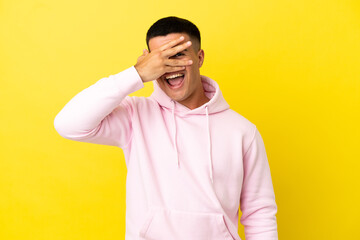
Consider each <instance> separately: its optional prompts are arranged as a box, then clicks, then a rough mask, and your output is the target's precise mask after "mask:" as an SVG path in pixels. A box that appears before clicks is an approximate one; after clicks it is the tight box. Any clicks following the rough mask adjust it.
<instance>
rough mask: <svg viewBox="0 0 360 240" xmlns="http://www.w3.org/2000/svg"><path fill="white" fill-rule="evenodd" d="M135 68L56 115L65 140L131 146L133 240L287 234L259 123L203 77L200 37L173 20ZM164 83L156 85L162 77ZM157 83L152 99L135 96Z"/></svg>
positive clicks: (127, 150) (154, 31)
mask: <svg viewBox="0 0 360 240" xmlns="http://www.w3.org/2000/svg"><path fill="white" fill-rule="evenodd" d="M147 44H148V48H149V51H148V50H144V52H143V55H142V56H140V57H139V58H138V61H137V63H136V64H135V65H134V66H131V67H130V68H128V69H126V70H124V71H122V72H120V73H118V74H115V75H110V76H109V77H107V78H102V79H100V80H99V81H98V82H96V83H95V84H93V85H92V86H90V87H88V88H87V89H85V90H83V91H82V92H80V93H79V94H77V95H76V96H75V97H74V98H73V99H71V100H70V102H69V103H67V104H66V106H65V107H64V108H63V109H62V110H61V111H60V113H59V114H58V115H57V116H56V118H55V122H54V124H55V128H56V130H57V131H58V132H59V134H60V135H62V136H63V137H65V138H68V139H71V140H76V141H84V142H90V143H97V144H106V145H112V146H118V147H120V148H122V149H123V151H124V154H125V159H126V166H127V170H128V174H127V181H126V188H127V189H126V191H127V194H126V206H127V209H126V234H125V239H126V240H135V239H154V240H165V239H166V240H220V239H225V240H230V239H236V240H239V239H240V237H239V235H238V233H237V231H238V228H237V227H238V216H239V215H238V214H239V211H238V210H239V207H240V208H241V211H242V216H241V223H242V224H243V225H244V227H245V236H246V239H247V240H252V239H253V240H254V239H257V240H258V239H261V240H274V239H277V238H278V235H277V222H276V216H275V215H276V212H277V206H276V203H275V196H274V190H273V186H272V180H271V175H270V168H269V164H268V160H267V156H266V152H265V147H264V143H263V140H262V137H261V135H260V133H259V131H258V130H257V128H256V126H255V125H254V124H252V123H251V122H249V121H248V120H247V119H245V118H244V117H243V116H241V115H240V114H238V113H236V112H234V111H233V110H231V109H230V108H229V105H228V104H227V103H226V101H225V99H224V98H223V96H222V94H221V91H220V89H219V86H218V84H217V83H216V82H215V81H214V80H212V79H210V78H208V77H206V76H202V75H200V71H199V68H200V67H201V65H202V64H203V61H204V51H203V50H202V49H201V43H200V33H199V30H198V28H197V27H196V26H195V25H194V24H193V23H191V22H189V21H187V20H185V19H181V18H177V17H167V18H163V19H160V20H158V21H157V22H156V23H154V24H153V25H152V26H151V27H150V29H149V30H148V32H147ZM153 80H155V81H153ZM150 81H153V83H154V92H153V94H152V95H151V96H150V97H148V98H144V97H129V96H127V95H129V94H130V93H132V92H135V91H136V90H138V89H140V88H142V87H143V86H144V83H145V82H150Z"/></svg>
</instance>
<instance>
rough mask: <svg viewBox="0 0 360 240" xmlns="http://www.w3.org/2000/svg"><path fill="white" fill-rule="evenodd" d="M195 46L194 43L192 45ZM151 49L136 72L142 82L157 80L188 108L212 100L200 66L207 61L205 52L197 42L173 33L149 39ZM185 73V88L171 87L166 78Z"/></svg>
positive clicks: (141, 59) (183, 86) (166, 91)
mask: <svg viewBox="0 0 360 240" xmlns="http://www.w3.org/2000/svg"><path fill="white" fill-rule="evenodd" d="M192 43H194V44H192ZM149 50H150V52H148V51H147V50H144V51H143V55H141V56H140V57H139V58H138V61H137V63H136V64H135V66H134V67H135V69H136V70H137V71H138V73H139V75H140V77H141V79H142V80H143V82H149V81H152V80H155V79H156V81H157V82H158V84H159V87H160V88H161V89H162V90H163V91H164V92H165V93H166V94H167V95H168V96H169V97H170V98H171V99H173V100H174V101H177V102H179V103H181V104H182V105H184V106H186V107H188V108H189V109H195V108H197V107H200V106H201V105H203V104H204V103H206V102H208V101H209V99H208V98H207V97H206V95H205V93H204V89H203V86H202V83H201V78H200V67H201V66H202V64H203V62H204V50H202V49H199V43H198V41H197V40H192V39H191V38H190V37H189V35H188V34H186V33H170V34H168V35H166V36H158V37H154V38H151V39H150V40H149ZM175 73H183V74H184V80H183V83H182V86H181V87H179V88H176V89H173V88H170V87H169V85H168V83H167V82H166V79H165V77H166V76H169V75H172V74H175Z"/></svg>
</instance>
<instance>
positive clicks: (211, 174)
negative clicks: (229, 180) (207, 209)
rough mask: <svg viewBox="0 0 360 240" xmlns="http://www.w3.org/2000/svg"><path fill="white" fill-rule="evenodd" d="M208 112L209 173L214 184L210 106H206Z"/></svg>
mask: <svg viewBox="0 0 360 240" xmlns="http://www.w3.org/2000/svg"><path fill="white" fill-rule="evenodd" d="M205 110H206V119H207V129H208V145H209V172H210V180H211V183H214V180H213V171H212V170H213V169H212V157H211V135H210V119H209V110H208V106H207V105H206V106H205Z"/></svg>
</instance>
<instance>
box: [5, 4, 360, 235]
mask: <svg viewBox="0 0 360 240" xmlns="http://www.w3.org/2000/svg"><path fill="white" fill-rule="evenodd" d="M169 15H176V16H179V17H183V18H188V19H189V20H191V21H193V22H194V23H195V24H196V25H197V26H198V27H199V28H200V31H201V34H202V38H203V42H202V46H203V49H204V50H205V62H204V65H203V67H202V69H201V73H202V74H204V75H208V76H210V77H212V78H213V79H215V80H217V81H218V82H219V84H220V87H221V89H222V91H223V93H224V95H225V98H226V100H227V101H228V102H229V104H230V106H231V107H232V108H233V109H234V110H236V111H237V112H239V113H240V114H242V115H243V116H244V117H246V118H247V119H249V120H250V121H251V122H253V123H254V124H256V125H257V127H258V129H259V131H260V133H261V134H262V136H263V139H264V142H265V146H266V149H267V154H268V158H269V162H270V167H271V172H272V178H273V183H274V189H275V194H276V201H277V204H278V214H277V218H278V229H279V237H280V239H286V240H289V239H290V240H297V239H299V240H300V239H301V240H304V239H314V240H319V239H327V240H330V239H360V234H359V231H358V227H359V220H358V219H359V216H360V207H359V203H360V194H359V190H360V189H359V187H360V180H359V172H360V164H359V162H360V154H359V145H360V140H359V137H360V131H359V129H360V127H359V125H360V114H359V106H360V83H359V82H360V68H359V64H360V3H359V2H358V1H356V0H353V1H350V0H319V1H314V0H301V1H292V0H273V1H267V0H251V1H239V0H233V1H220V2H219V1H214V2H208V1H194V0H191V1H188V0H183V1H163V0H158V1H115V0H96V1H91V0H89V1H80V0H79V1H76V0H71V1H70V0H62V1H55V0H48V1H45V0H42V1H41V0H7V1H5V0H2V1H0V56H1V59H0V81H1V82H0V83H1V85H0V89H1V90H0V104H1V105H0V114H1V118H0V121H1V122H0V123H1V128H0V144H1V145H0V146H1V151H0V159H1V160H0V239H4V240H29V239H34V240H45V239H46V240H49V239H51V240H57V239H67V240H70V239H86V240H88V239H89V240H90V239H94V240H95V239H96V240H99V239H102V240H103V239H105V240H107V239H124V234H125V194H126V192H125V180H126V166H125V161H124V158H123V154H122V151H121V149H118V148H115V147H108V146H101V145H95V144H89V143H79V142H74V141H70V140H66V139H63V138H62V137H60V136H59V135H58V134H57V132H56V131H55V130H54V127H53V120H54V117H55V116H56V114H57V113H58V112H59V111H60V109H61V108H62V107H63V106H64V105H65V104H66V103H67V102H68V101H69V100H70V99H71V98H72V97H73V96H74V95H75V94H77V93H78V92H80V91H81V90H82V89H84V88H86V87H88V86H90V85H91V84H93V83H95V82H96V81H97V80H99V79H100V78H102V77H107V76H109V75H110V74H115V73H118V72H120V71H122V70H124V69H125V68H128V67H129V66H131V65H133V64H135V62H136V59H137V57H138V56H139V55H141V54H142V49H143V48H145V46H146V44H145V34H146V31H147V29H148V28H149V27H150V25H151V24H152V23H153V22H154V21H156V20H157V19H159V18H161V17H165V16H169ZM151 91H152V84H147V86H146V88H145V89H142V90H140V91H139V92H137V93H136V95H145V96H148V95H150V93H151ZM239 233H240V236H241V237H243V236H244V234H243V228H242V227H239Z"/></svg>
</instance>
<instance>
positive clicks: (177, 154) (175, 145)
mask: <svg viewBox="0 0 360 240" xmlns="http://www.w3.org/2000/svg"><path fill="white" fill-rule="evenodd" d="M172 102H173V108H172V117H173V122H174V138H173V144H174V148H175V153H176V162H177V166H178V168H179V153H178V149H177V144H176V135H177V130H176V121H175V101H174V100H172Z"/></svg>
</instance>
